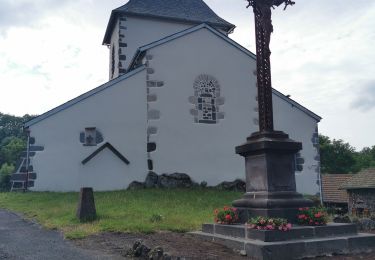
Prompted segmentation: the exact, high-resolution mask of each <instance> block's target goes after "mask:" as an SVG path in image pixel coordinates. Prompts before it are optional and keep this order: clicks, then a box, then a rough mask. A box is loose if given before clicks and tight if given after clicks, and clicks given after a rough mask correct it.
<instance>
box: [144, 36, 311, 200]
mask: <svg viewBox="0 0 375 260" xmlns="http://www.w3.org/2000/svg"><path fill="white" fill-rule="evenodd" d="M148 55H149V57H151V60H149V61H148V63H149V68H150V69H151V71H152V72H153V73H152V74H151V75H149V77H150V79H151V80H153V81H162V82H163V84H164V85H163V86H161V87H151V88H150V90H149V91H150V94H151V95H153V97H154V99H153V102H151V103H149V127H150V126H151V127H152V128H153V130H154V133H153V134H152V135H150V137H149V139H150V142H155V143H156V150H155V151H153V152H152V153H150V158H151V159H152V160H153V164H154V171H155V172H157V173H158V174H161V173H173V172H183V173H188V174H189V175H190V176H191V177H192V178H193V179H194V180H195V181H197V182H200V181H207V182H208V184H209V185H216V184H218V183H220V182H222V181H230V180H234V179H236V178H241V179H244V177H245V166H244V159H243V158H242V157H241V156H239V155H236V154H235V152H234V148H235V146H237V145H240V144H242V143H244V142H245V140H246V137H247V136H249V135H250V134H251V133H252V132H254V131H256V130H257V129H258V125H257V118H258V115H257V112H256V110H255V108H256V107H257V103H256V98H255V97H256V95H257V93H256V87H255V86H256V85H255V84H256V77H255V75H254V74H253V72H254V71H255V69H256V63H255V60H254V59H252V58H250V57H249V56H247V55H244V53H243V52H241V51H239V50H238V49H236V48H234V47H233V46H230V45H229V44H228V43H226V42H225V41H223V40H221V39H219V38H218V37H217V36H215V35H214V34H212V33H211V32H209V31H207V30H206V29H201V30H199V31H197V32H195V33H191V34H189V35H187V36H184V37H182V38H179V39H177V40H174V41H172V42H169V43H166V44H164V45H161V46H158V47H156V48H154V49H151V50H150V51H148ZM202 74H206V75H210V76H213V77H214V78H215V79H216V80H217V81H218V83H219V85H220V96H221V97H222V98H223V100H222V101H223V104H222V105H220V106H219V108H220V110H219V112H221V113H223V119H220V120H219V121H218V123H217V124H200V123H195V122H194V115H192V114H191V113H192V111H191V110H192V109H194V108H195V107H194V105H193V104H192V103H191V102H189V98H190V97H191V96H194V88H193V83H194V81H195V79H196V78H197V77H198V76H199V75H202ZM251 86H252V87H251ZM274 99H275V107H276V109H277V110H278V111H279V112H278V113H277V114H276V117H280V118H281V117H283V118H284V117H285V118H288V119H287V120H285V121H282V122H283V123H280V122H279V121H280V120H275V121H276V126H277V127H280V130H285V131H286V132H288V133H290V132H291V131H292V132H293V133H292V134H291V136H292V137H294V136H296V137H298V138H296V139H297V140H298V141H302V142H303V143H304V144H308V143H309V142H311V141H310V139H311V136H312V132H313V131H314V129H315V125H314V124H313V122H312V120H311V119H310V118H308V116H307V115H306V114H301V115H299V114H298V113H299V112H298V111H295V110H296V108H294V109H288V107H287V106H284V105H283V104H282V103H280V101H279V100H278V99H280V98H279V97H277V96H275V95H274ZM190 101H191V100H190ZM291 113H292V114H291ZM295 114H296V115H295ZM297 115H298V116H299V117H301V120H302V121H299V122H303V123H300V124H301V126H300V127H297V128H293V127H290V126H291V125H289V124H287V123H286V122H290V121H293V118H295V117H297ZM305 122H306V124H305ZM284 123H285V124H284ZM302 125H303V126H302ZM300 131H301V132H308V133H309V134H306V135H304V133H299V132H300ZM294 132H296V134H294ZM297 132H298V133H297ZM304 146H305V147H306V149H307V150H306V151H304V152H303V153H302V155H303V156H304V157H306V158H307V157H308V156H311V157H313V156H312V155H311V153H312V151H310V150H308V149H310V147H309V146H308V145H304ZM307 163H308V164H309V165H312V164H313V162H310V161H308V162H307ZM305 171H306V170H305V169H304V171H303V172H302V173H301V174H299V175H300V176H298V178H297V179H298V185H299V190H302V191H303V192H305V193H312V194H313V193H316V189H315V183H316V174H315V175H314V174H310V173H309V172H307V173H306V174H305ZM305 183H306V185H305ZM310 185H311V186H312V187H314V188H311V187H310Z"/></svg>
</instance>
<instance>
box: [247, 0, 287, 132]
mask: <svg viewBox="0 0 375 260" xmlns="http://www.w3.org/2000/svg"><path fill="white" fill-rule="evenodd" d="M247 1H248V3H249V5H248V6H247V7H250V6H251V7H253V10H254V15H255V36H256V53H257V81H258V107H259V131H260V132H272V131H273V130H274V128H273V109H272V84H271V62H270V56H271V51H270V41H271V33H272V32H273V26H272V19H271V16H272V12H271V8H274V6H279V5H281V4H283V3H284V4H285V8H286V7H287V6H288V5H293V4H294V2H293V1H291V0H247ZM285 8H284V9H285Z"/></svg>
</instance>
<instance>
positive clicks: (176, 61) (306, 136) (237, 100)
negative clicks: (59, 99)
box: [12, 0, 321, 194]
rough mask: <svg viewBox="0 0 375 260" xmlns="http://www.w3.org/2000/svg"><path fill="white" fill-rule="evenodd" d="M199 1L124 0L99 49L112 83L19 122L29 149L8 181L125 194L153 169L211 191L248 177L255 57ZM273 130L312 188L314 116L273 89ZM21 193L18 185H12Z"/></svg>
mask: <svg viewBox="0 0 375 260" xmlns="http://www.w3.org/2000/svg"><path fill="white" fill-rule="evenodd" d="M234 30H235V25H233V24H231V23H230V22H228V21H226V20H224V19H222V18H220V17H219V16H218V15H217V14H216V13H215V12H214V11H213V10H212V9H210V7H209V6H207V4H206V3H204V1H202V0H189V1H185V0H130V1H129V2H127V3H126V4H125V5H123V6H121V7H119V8H117V9H115V10H113V11H112V13H111V15H110V19H109V22H108V25H107V29H106V31H105V34H104V40H103V45H105V46H107V47H108V49H109V81H108V82H107V83H105V84H103V85H101V86H98V87H97V88H94V89H92V90H90V91H88V92H87V93H83V94H82V95H80V96H78V97H76V98H75V99H72V100H70V101H68V102H66V103H64V104H62V105H60V106H58V107H56V108H54V109H52V110H50V111H48V112H45V113H44V114H42V115H40V116H39V117H36V118H34V119H32V120H31V121H29V122H27V123H26V124H25V129H26V131H27V132H28V134H29V149H28V151H27V152H26V153H25V154H23V155H22V156H23V157H22V158H21V163H20V166H19V167H18V170H17V173H15V174H13V176H12V180H13V183H14V185H17V180H18V181H21V180H24V178H23V177H22V176H23V175H24V174H25V172H28V173H27V176H29V179H28V185H29V188H30V190H33V191H61V192H65V191H78V190H79V189H80V188H81V187H93V188H94V190H96V191H109V190H119V189H126V188H127V187H128V186H129V184H130V183H132V182H133V181H139V182H143V181H144V180H145V178H146V176H147V175H148V174H149V172H154V173H156V174H159V175H160V174H173V173H185V174H187V175H189V176H190V178H191V179H192V180H193V181H195V182H197V183H200V182H206V183H207V184H208V186H214V185H217V184H218V183H220V182H223V181H233V180H235V179H244V178H245V164H244V160H243V158H242V157H241V156H239V155H237V154H235V150H234V149H235V146H238V145H240V144H242V143H244V142H245V141H246V137H247V136H249V135H250V134H251V133H252V132H255V131H257V130H258V104H257V82H256V56H255V55H254V54H253V53H252V52H250V51H249V50H247V49H246V48H244V47H243V46H241V45H240V44H238V43H237V42H235V41H234V40H232V39H231V38H230V34H231V33H232V32H233V31H234ZM273 107H274V125H275V129H276V130H282V131H284V132H286V133H288V134H289V135H290V137H291V138H292V139H294V140H296V141H299V142H302V144H303V150H301V151H300V152H299V153H298V154H297V155H296V159H295V173H296V182H297V190H298V191H299V192H301V193H306V194H316V193H317V192H319V169H320V167H319V165H320V159H319V146H318V144H319V142H318V123H319V121H320V120H321V118H320V117H319V116H318V115H316V114H315V113H313V112H312V111H310V110H309V109H307V108H305V107H304V106H302V105H300V104H299V103H297V102H295V101H293V100H292V99H290V98H289V97H288V96H285V95H283V94H282V93H280V92H279V91H277V90H276V89H274V90H273ZM18 185H20V182H18Z"/></svg>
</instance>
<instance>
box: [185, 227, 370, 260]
mask: <svg viewBox="0 0 375 260" xmlns="http://www.w3.org/2000/svg"><path fill="white" fill-rule="evenodd" d="M192 234H195V235H198V236H200V237H202V238H204V239H206V240H208V241H214V242H216V243H219V244H222V245H225V246H227V247H229V248H232V249H234V250H237V251H244V252H246V254H247V255H248V256H251V257H252V258H255V259H262V260H266V259H267V260H290V259H302V258H311V257H316V256H325V255H327V256H330V255H332V254H353V253H360V252H375V235H374V234H363V233H357V227H356V225H355V224H329V225H327V226H314V227H312V226H298V225H296V226H293V227H292V229H291V230H289V231H286V232H283V231H278V230H254V229H250V228H249V227H248V226H246V225H221V224H203V226H202V231H199V232H192Z"/></svg>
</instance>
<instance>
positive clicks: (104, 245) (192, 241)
mask: <svg viewBox="0 0 375 260" xmlns="http://www.w3.org/2000/svg"><path fill="white" fill-rule="evenodd" d="M137 240H142V241H143V243H144V244H145V245H147V246H148V247H150V248H153V247H156V246H160V247H162V248H163V249H164V251H165V252H167V253H168V254H169V255H171V256H172V259H181V260H185V259H186V260H187V259H210V260H213V259H223V260H228V259H230V260H246V259H251V258H248V257H243V256H240V255H239V254H238V252H234V251H232V250H231V249H229V248H226V247H223V246H221V245H219V244H215V243H212V242H207V241H204V240H203V239H200V238H198V237H195V236H194V237H193V236H192V235H190V234H183V233H173V232H159V233H154V234H126V233H111V232H104V233H100V234H97V235H92V236H89V237H87V238H85V239H82V240H75V241H67V240H64V238H63V236H62V234H61V233H60V232H58V231H55V230H46V229H43V228H42V227H41V226H40V225H38V224H36V223H33V222H31V221H26V220H23V219H22V217H20V216H19V215H17V214H14V213H12V212H9V211H6V210H1V209H0V260H4V259H12V260H13V259H17V260H18V259H22V260H23V259H25V260H44V259H46V260H47V259H48V260H50V259H53V260H60V259H64V260H65V259H68V260H76V259H77V260H78V259H79V260H88V259H98V260H101V259H105V260H107V259H114V260H117V259H127V258H126V257H125V256H126V253H127V251H128V250H129V249H130V248H131V247H132V245H133V244H134V242H135V241H137ZM316 259H319V260H354V259H364V260H375V255H374V254H373V253H372V254H356V255H348V256H331V257H319V258H316Z"/></svg>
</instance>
